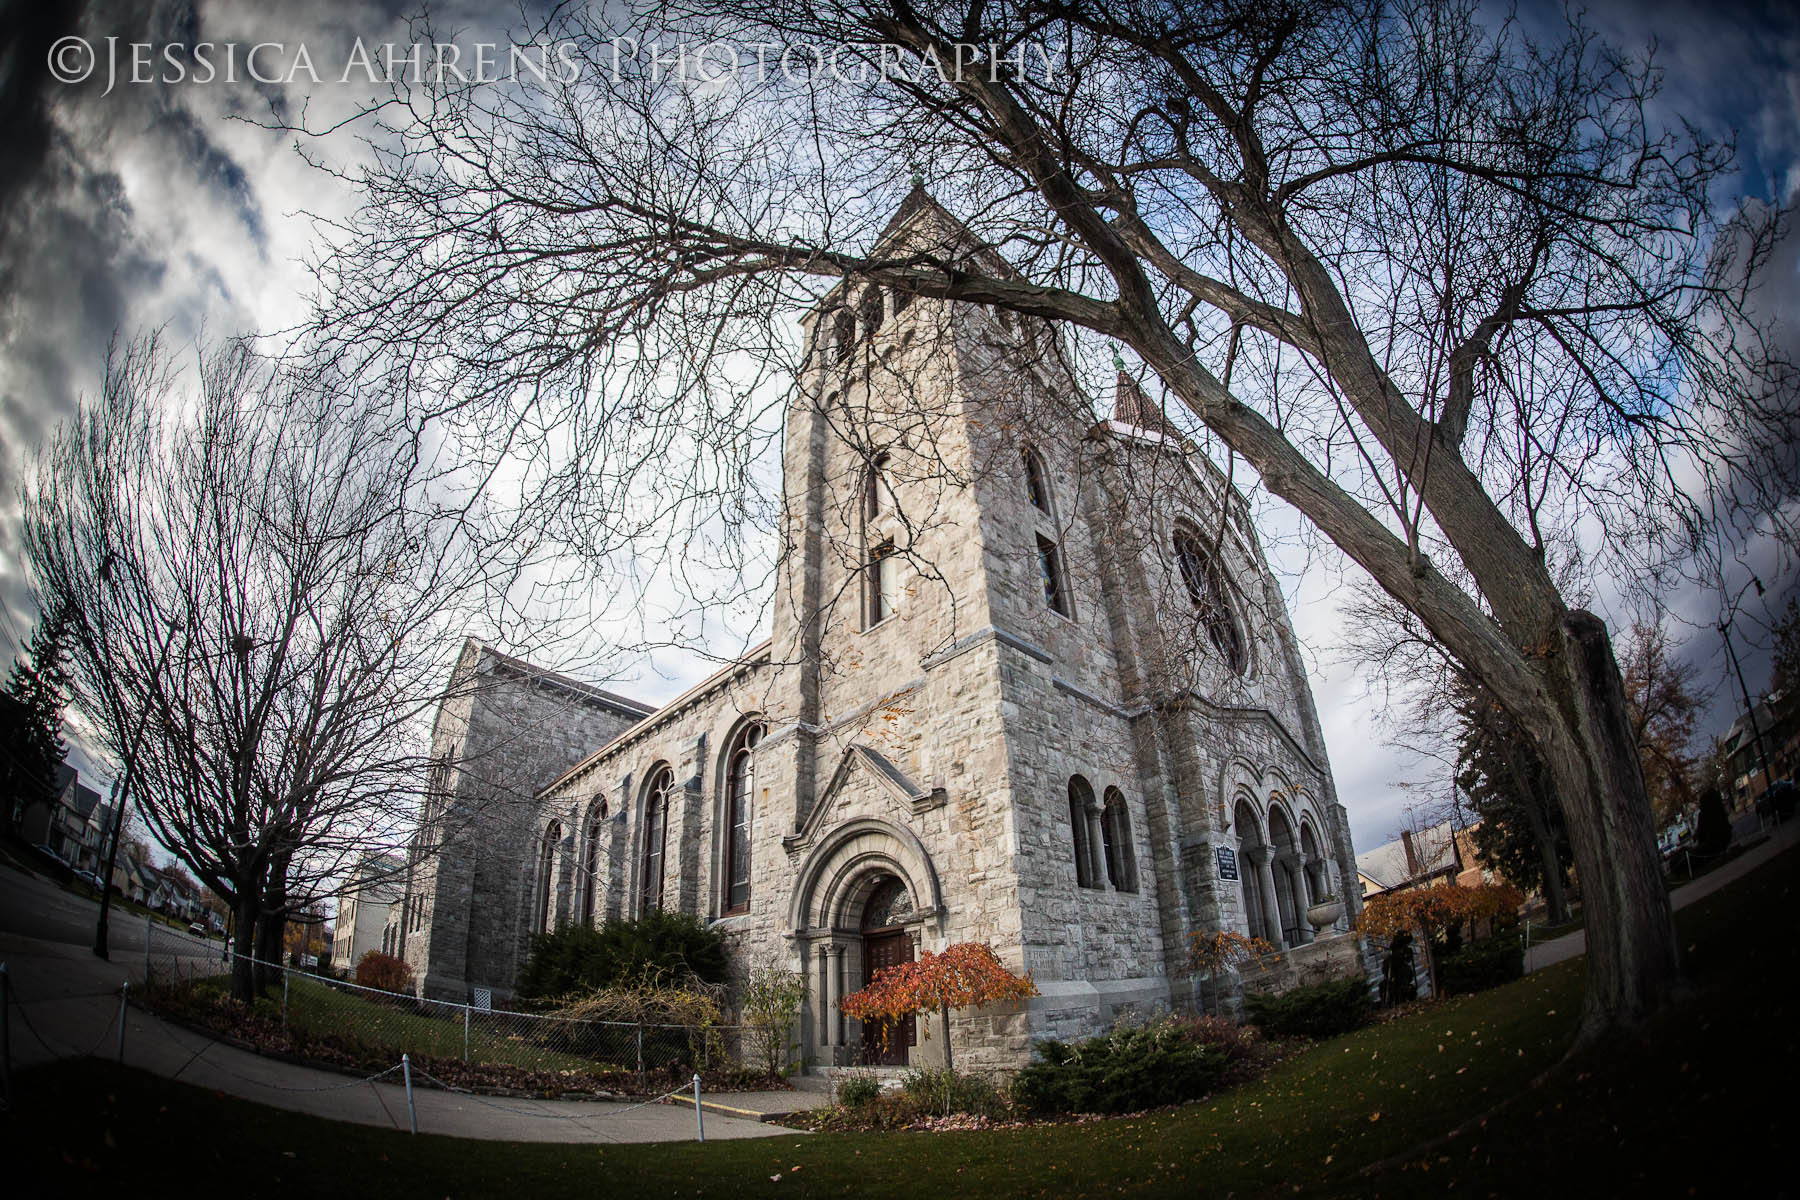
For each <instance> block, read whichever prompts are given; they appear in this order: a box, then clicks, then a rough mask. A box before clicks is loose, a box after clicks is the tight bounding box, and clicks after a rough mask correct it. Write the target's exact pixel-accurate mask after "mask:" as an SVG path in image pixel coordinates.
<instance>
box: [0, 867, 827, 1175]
mask: <svg viewBox="0 0 1800 1200" xmlns="http://www.w3.org/2000/svg"><path fill="white" fill-rule="evenodd" d="M98 907H99V906H98V904H96V903H95V902H94V901H92V900H88V899H85V898H83V897H80V896H76V895H73V894H71V893H69V892H65V891H63V890H62V889H61V888H59V887H57V886H56V885H55V884H53V883H51V882H49V881H48V880H46V879H44V878H42V877H41V876H37V875H32V874H27V873H25V872H23V871H20V870H19V869H17V868H16V867H14V866H13V865H12V864H10V863H0V962H3V963H5V965H6V968H7V975H8V978H9V980H10V982H11V985H12V987H13V992H14V1007H13V1010H12V1013H11V1015H12V1017H13V1021H12V1029H11V1035H12V1036H11V1041H12V1061H13V1063H14V1065H15V1066H29V1065H30V1064H32V1063H36V1062H43V1061H45V1060H47V1059H50V1058H53V1057H54V1058H65V1057H73V1056H78V1055H84V1054H99V1055H112V1054H115V1053H117V1049H118V1026H117V1024H116V1022H117V1020H118V1017H119V1011H120V1008H119V986H120V984H122V983H124V982H126V981H127V980H130V981H132V982H133V983H141V981H142V978H143V957H142V956H143V951H144V925H143V921H142V919H141V918H140V919H137V920H132V919H130V918H127V919H125V920H124V921H122V922H119V923H116V924H115V925H114V938H113V944H114V946H115V947H116V949H115V951H114V953H113V955H112V961H110V962H103V961H101V960H100V959H98V958H95V957H94V955H93V953H92V951H91V949H90V947H91V944H92V941H93V930H94V917H95V914H96V911H97V910H98ZM166 939H173V946H174V948H175V949H178V950H182V951H190V952H191V955H192V957H193V959H194V960H195V961H199V960H200V959H202V958H204V957H210V956H212V955H216V954H217V953H218V943H217V942H216V941H212V942H206V941H203V940H202V939H199V938H194V937H192V936H190V935H188V934H185V933H176V932H175V931H172V930H167V929H166V928H164V929H160V930H158V931H157V932H156V933H155V935H154V951H155V953H156V955H157V956H159V959H160V958H161V957H162V956H165V955H167V954H168V953H170V949H171V948H170V946H169V945H166V944H165V940H166ZM124 1061H125V1062H126V1063H128V1064H130V1065H132V1066H137V1067H142V1068H144V1069H145V1070H149V1071H153V1072H155V1073H156V1074H158V1075H163V1076H167V1077H171V1078H179V1079H181V1080H183V1081H185V1082H188V1083H192V1084H196V1085H198V1086H201V1087H207V1088H213V1089H216V1090H218V1091H222V1092H226V1093H228V1094H231V1095H234V1096H241V1097H243V1098H245V1099H247V1100H255V1101H258V1102H260V1103H263V1104H270V1105H274V1106H276V1107H279V1108H286V1109H290V1110H292V1111H295V1112H306V1113H311V1114H313V1115H315V1116H321V1117H328V1118H331V1119H333V1120H339V1121H352V1122H355V1123H357V1124H363V1125H378V1126H384V1127H387V1128H393V1129H405V1128H407V1127H408V1114H407V1108H406V1091H405V1088H404V1087H403V1086H402V1085H401V1083H400V1075H399V1073H398V1072H395V1073H394V1075H393V1076H392V1077H391V1078H390V1079H388V1080H384V1081H383V1082H380V1083H358V1082H357V1081H356V1080H354V1079H352V1078H350V1077H347V1076H344V1075H340V1074H336V1073H334V1072H330V1071H317V1070H313V1069H311V1068H308V1067H300V1066H294V1065H292V1064H289V1063H285V1062H280V1061H278V1060H276V1059H271V1058H265V1057H263V1056H262V1055H258V1054H252V1053H250V1052H248V1051H244V1050H238V1049H235V1048H233V1047H230V1046H225V1045H222V1044H220V1043H217V1042H214V1041H212V1040H211V1039H210V1038H207V1037H204V1036H202V1035H200V1034H197V1033H193V1032H190V1031H189V1030H186V1029H182V1028H179V1027H177V1026H174V1025H170V1024H168V1023H167V1022H165V1021H161V1020H158V1019H157V1018H156V1017H153V1016H151V1015H150V1014H148V1013H146V1012H144V1011H142V1010H141V1009H137V1008H133V1009H130V1010H129V1011H128V1012H127V1014H126V1018H125V1054H124ZM414 1102H415V1104H416V1105H417V1108H418V1121H419V1131H420V1132H421V1133H441V1134H448V1135H451V1136H454V1137H469V1138H485V1139H490V1140H502V1141H524V1142H669V1141H688V1140H692V1139H693V1138H694V1136H695V1132H696V1130H695V1120H694V1111H693V1109H692V1108H678V1107H675V1106H673V1105H666V1104H652V1105H648V1106H642V1107H640V1106H636V1105H630V1104H613V1103H601V1102H593V1101H552V1100H516V1099H510V1098H498V1097H473V1096H465V1095H459V1094H456V1093H452V1092H445V1091H440V1090H437V1089H433V1088H425V1087H420V1088H417V1089H415V1091H414ZM706 1136H707V1138H709V1139H724V1138H745V1137H782V1136H792V1137H802V1136H805V1135H804V1134H801V1133H798V1132H796V1131H794V1130H791V1129H784V1128H782V1127H780V1126H777V1125H764V1124H761V1123H759V1122H756V1121H750V1120H742V1119H739V1118H735V1117H728V1116H722V1115H718V1114H715V1113H708V1114H707V1115H706Z"/></svg>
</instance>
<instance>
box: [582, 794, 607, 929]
mask: <svg viewBox="0 0 1800 1200" xmlns="http://www.w3.org/2000/svg"><path fill="white" fill-rule="evenodd" d="M605 829H606V801H605V800H602V799H599V798H597V797H596V798H595V800H594V802H593V803H592V804H590V805H588V817H587V845H586V847H585V848H584V849H583V851H582V855H581V923H582V924H583V925H592V924H593V923H594V914H595V913H596V912H598V911H599V908H600V884H601V881H602V880H603V879H604V878H605V873H604V872H603V871H602V870H601V869H600V835H601V833H602V832H603V831H604V830H605Z"/></svg>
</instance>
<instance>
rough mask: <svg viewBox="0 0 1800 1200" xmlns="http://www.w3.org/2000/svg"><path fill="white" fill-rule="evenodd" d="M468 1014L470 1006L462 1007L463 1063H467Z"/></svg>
mask: <svg viewBox="0 0 1800 1200" xmlns="http://www.w3.org/2000/svg"><path fill="white" fill-rule="evenodd" d="M469 1012H470V1006H469V1005H467V1004H465V1005H463V1062H465V1063H467V1062H468V1061H469Z"/></svg>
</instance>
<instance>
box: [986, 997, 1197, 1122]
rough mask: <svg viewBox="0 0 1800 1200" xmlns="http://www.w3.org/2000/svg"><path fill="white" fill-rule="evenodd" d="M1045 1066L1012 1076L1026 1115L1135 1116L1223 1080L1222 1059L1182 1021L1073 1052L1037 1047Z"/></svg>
mask: <svg viewBox="0 0 1800 1200" xmlns="http://www.w3.org/2000/svg"><path fill="white" fill-rule="evenodd" d="M1037 1051H1038V1055H1039V1061H1037V1062H1034V1063H1032V1064H1031V1065H1029V1066H1027V1067H1026V1068H1025V1069H1024V1070H1022V1071H1020V1072H1019V1073H1018V1074H1017V1075H1015V1076H1014V1077H1013V1085H1012V1095H1013V1102H1014V1103H1015V1104H1017V1105H1018V1106H1019V1107H1020V1108H1022V1109H1025V1110H1026V1111H1028V1112H1037V1113H1058V1112H1065V1113H1081V1112H1136V1111H1138V1110H1140V1109H1146V1108H1155V1107H1156V1106H1158V1105H1162V1104H1179V1103H1181V1102H1182V1101H1185V1100H1194V1099H1198V1098H1199V1097H1201V1096H1204V1095H1205V1094H1206V1093H1207V1092H1208V1091H1210V1090H1211V1089H1212V1088H1213V1086H1214V1085H1215V1084H1216V1083H1217V1082H1218V1080H1219V1077H1220V1076H1221V1075H1222V1074H1223V1073H1224V1070H1225V1065H1226V1059H1225V1056H1224V1055H1223V1054H1221V1053H1220V1052H1218V1051H1217V1050H1215V1049H1213V1048H1212V1047H1210V1046H1207V1045H1205V1044H1203V1043H1201V1042H1199V1041H1196V1040H1195V1039H1194V1037H1193V1035H1192V1033H1191V1031H1190V1029H1189V1028H1188V1027H1187V1025H1186V1023H1184V1022H1183V1021H1182V1020H1181V1019H1180V1018H1173V1017H1165V1018H1163V1019H1161V1020H1157V1021H1153V1022H1151V1023H1149V1024H1147V1025H1122V1026H1120V1027H1119V1028H1116V1029H1114V1030H1113V1031H1112V1032H1111V1033H1106V1034H1102V1035H1100V1036H1099V1037H1093V1038H1088V1039H1087V1040H1085V1041H1081V1042H1076V1043H1074V1044H1073V1045H1071V1044H1069V1043H1066V1042H1060V1041H1054V1040H1051V1041H1044V1042H1039V1043H1038V1046H1037Z"/></svg>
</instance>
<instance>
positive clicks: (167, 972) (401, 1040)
mask: <svg viewBox="0 0 1800 1200" xmlns="http://www.w3.org/2000/svg"><path fill="white" fill-rule="evenodd" d="M223 950H224V948H223V947H220V946H219V944H218V943H217V942H201V941H200V940H199V939H191V940H190V939H189V938H188V937H186V936H185V935H181V936H180V942H179V944H177V945H173V946H171V945H168V944H167V939H164V942H163V944H161V945H159V946H158V947H157V948H156V950H155V951H154V952H153V953H151V954H150V955H149V959H150V962H151V967H150V977H151V981H152V984H153V986H155V987H156V988H159V989H166V988H170V987H174V988H190V987H199V988H208V987H210V988H212V989H214V994H223V992H224V990H225V987H226V986H227V979H228V977H229V974H230V964H231V962H232V961H234V960H240V956H237V955H234V954H230V953H229V952H228V951H225V952H224V956H223V957H221V952H222V951H223ZM241 961H248V962H249V963H250V965H251V966H252V968H253V969H255V970H256V971H258V972H259V973H260V974H262V975H263V977H264V978H263V981H262V982H263V983H264V984H265V986H267V987H269V988H271V989H273V988H275V987H276V986H277V984H278V985H279V991H278V992H277V994H276V997H275V1002H276V1007H275V1008H274V1009H272V1010H271V1012H270V1016H271V1017H275V1016H277V1015H278V1016H279V1020H280V1022H281V1024H282V1026H283V1027H284V1028H286V1029H287V1030H289V1031H290V1033H291V1034H294V1035H298V1036H300V1037H303V1038H304V1037H315V1038H319V1039H322V1040H330V1039H336V1040H337V1041H339V1042H343V1043H350V1044H351V1047H353V1048H355V1049H358V1050H362V1051H375V1052H378V1053H380V1054H381V1056H382V1057H384V1058H385V1057H386V1056H387V1055H389V1054H396V1055H397V1054H410V1055H412V1057H413V1058H414V1059H415V1060H417V1059H436V1060H438V1061H439V1062H445V1061H461V1062H463V1063H465V1064H468V1065H470V1066H479V1067H488V1068H497V1069H502V1070H504V1069H509V1068H510V1069H514V1070H517V1071H522V1072H525V1073H526V1074H540V1073H541V1074H554V1075H559V1076H569V1075H584V1076H591V1077H594V1078H595V1080H596V1082H597V1083H598V1082H600V1081H601V1080H603V1079H604V1078H605V1077H607V1076H609V1075H610V1076H613V1077H615V1078H616V1077H617V1076H619V1075H622V1074H635V1075H636V1076H637V1077H638V1078H639V1079H640V1080H641V1079H643V1078H644V1076H646V1075H648V1074H651V1073H653V1072H654V1073H661V1072H664V1071H670V1070H677V1071H680V1072H681V1073H682V1074H683V1075H686V1074H688V1073H689V1072H691V1071H706V1070H711V1069H712V1068H714V1067H733V1066H736V1065H737V1064H738V1063H741V1062H742V1061H743V1060H744V1057H745V1054H744V1051H745V1049H746V1048H747V1047H748V1046H750V1045H751V1044H752V1043H751V1037H752V1036H753V1034H754V1032H755V1031H753V1030H750V1029H748V1028H747V1027H744V1026H738V1025H723V1024H720V1025H681V1024H669V1023H660V1022H653V1021H643V1022H639V1021H602V1020H590V1019H585V1018H577V1017H569V1016H564V1015H560V1014H555V1013H528V1012H518V1011H513V1010H507V1009H501V1008H492V1007H488V1008H483V1007H480V1006H477V1005H471V1004H462V1003H454V1002H451V1001H446V1000H437V999H432V998H427V997H420V996H415V995H412V994H410V993H405V992H392V991H386V990H383V989H380V988H372V987H367V986H364V985H361V984H357V983H352V982H350V981H348V980H343V979H338V978H335V977H332V976H331V975H329V974H326V973H322V972H317V971H311V970H305V969H301V968H297V967H292V966H287V965H284V964H281V963H274V962H268V961H266V960H262V959H257V958H253V957H246V958H244V959H242V960H241ZM276 972H279V973H280V978H279V980H277V979H276ZM351 1047H346V1048H351ZM440 1069H441V1068H440ZM634 1090H635V1089H634Z"/></svg>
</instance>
